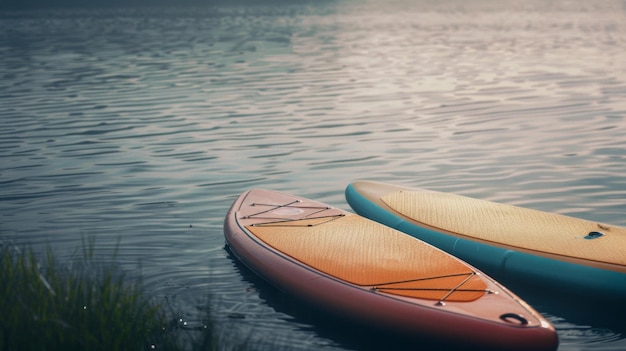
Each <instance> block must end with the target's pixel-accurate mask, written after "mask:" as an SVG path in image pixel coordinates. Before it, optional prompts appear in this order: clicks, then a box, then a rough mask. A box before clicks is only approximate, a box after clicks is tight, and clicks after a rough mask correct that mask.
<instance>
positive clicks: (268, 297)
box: [224, 246, 486, 351]
mask: <svg viewBox="0 0 626 351" xmlns="http://www.w3.org/2000/svg"><path fill="white" fill-rule="evenodd" d="M224 249H225V250H226V251H227V253H228V258H229V259H230V260H231V261H232V263H233V266H234V267H235V268H236V269H235V270H236V271H238V272H239V273H240V274H241V276H242V278H243V280H244V281H246V282H248V283H250V284H252V285H253V286H254V287H255V288H256V289H257V291H258V293H259V297H260V298H261V300H262V301H263V302H265V303H266V304H267V305H268V306H269V307H271V308H272V309H274V310H275V311H276V312H279V313H282V314H285V315H287V316H290V317H293V318H294V322H297V323H299V324H301V325H303V327H301V329H302V330H303V331H304V332H313V333H315V334H316V335H317V336H318V337H321V338H326V339H329V340H332V341H334V342H336V343H337V344H339V347H341V348H342V349H346V350H363V351H369V350H372V351H374V350H398V351H402V350H407V351H408V350H416V349H417V348H418V349H420V350H450V351H454V350H464V351H474V349H473V348H471V347H469V346H468V345H462V344H459V343H454V341H453V340H440V339H432V338H428V337H427V336H407V335H403V334H399V333H397V332H394V331H393V330H387V329H383V328H381V327H380V326H372V325H369V324H365V323H364V322H362V321H358V320H353V319H349V318H347V317H345V316H341V315H338V314H334V313H332V312H330V311H328V310H324V309H320V308H319V307H318V306H315V305H313V304H311V303H309V302H307V301H303V300H301V299H298V298H297V297H295V296H292V295H289V294H288V293H286V292H283V291H281V290H280V289H278V288H276V287H275V286H273V285H271V284H270V283H268V282H267V281H265V280H263V279H262V278H261V277H259V276H258V275H256V274H255V273H254V272H253V271H251V270H250V269H249V268H248V267H247V266H245V265H244V264H243V263H242V262H240V261H239V260H237V258H235V256H234V255H233V254H232V252H231V251H230V249H229V248H228V246H225V248H224ZM480 350H481V351H485V350H486V349H485V348H484V347H481V348H480ZM476 351H478V349H476Z"/></svg>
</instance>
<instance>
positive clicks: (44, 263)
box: [0, 242, 245, 351]
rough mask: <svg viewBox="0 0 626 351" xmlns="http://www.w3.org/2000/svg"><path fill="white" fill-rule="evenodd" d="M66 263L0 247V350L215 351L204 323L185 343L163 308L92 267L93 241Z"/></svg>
mask: <svg viewBox="0 0 626 351" xmlns="http://www.w3.org/2000/svg"><path fill="white" fill-rule="evenodd" d="M74 261H75V262H70V263H61V262H60V261H59V260H58V259H56V258H55V256H54V254H53V252H52V251H51V250H50V249H48V250H47V251H46V252H45V253H44V254H40V255H37V254H35V253H34V252H33V250H31V249H28V250H27V249H19V248H17V247H15V246H8V245H3V244H2V242H0V351H14V350H15V351H18V350H19V351H28V350H38V351H40V350H48V351H53V350H64V351H71V350H90V351H97V350H107V351H111V350H168V351H169V350H174V351H176V350H183V349H189V348H190V347H191V349H194V350H196V349H197V350H200V349H202V350H216V349H219V348H220V347H219V345H218V344H217V341H216V336H215V334H216V333H215V330H214V328H213V324H212V323H207V326H206V327H205V331H203V332H202V333H201V334H202V335H200V336H194V337H192V338H191V342H190V338H189V337H181V333H180V331H176V330H171V329H172V328H170V327H169V326H170V325H171V324H172V323H171V320H172V318H173V316H172V313H171V311H167V309H166V307H167V306H163V305H162V304H160V303H157V302H155V301H154V300H153V299H151V298H148V297H146V296H145V294H143V293H142V286H141V280H140V279H127V278H126V277H125V275H124V274H123V272H122V271H121V270H120V269H119V268H117V267H116V266H115V265H108V266H103V265H99V264H96V263H95V260H94V259H93V242H91V243H90V244H87V245H85V244H83V255H82V257H80V258H79V259H77V260H74ZM209 317H210V316H209ZM236 348H238V349H243V348H245V347H236Z"/></svg>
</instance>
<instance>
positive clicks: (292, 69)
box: [0, 0, 626, 350]
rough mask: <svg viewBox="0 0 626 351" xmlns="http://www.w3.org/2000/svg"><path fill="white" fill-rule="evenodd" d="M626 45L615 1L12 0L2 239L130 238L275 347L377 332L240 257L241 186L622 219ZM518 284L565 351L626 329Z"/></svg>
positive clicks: (174, 278)
mask: <svg viewBox="0 0 626 351" xmlns="http://www.w3.org/2000/svg"><path fill="white" fill-rule="evenodd" d="M625 47H626V5H625V3H624V2H623V1H609V0H607V1H598V2H590V1H576V0H574V1H565V0H562V1H561V0H556V1H521V2H520V1H513V0H510V1H497V2H496V1H470V2H468V1H460V0H459V1H453V0H450V1H428V0H415V1H408V0H406V1H392V2H389V1H383V0H379V1H378V0H372V1H336V2H317V3H315V2H308V3H300V4H292V5H289V6H286V5H284V4H283V5H269V4H267V5H256V6H217V7H210V6H206V7H196V8H183V9H150V10H148V9H135V10H122V9H117V10H111V9H109V10H102V11H96V10H86V9H85V10H71V11H70V10H67V11H60V10H57V11H36V12H33V11H31V12H3V13H0V78H1V79H0V118H1V121H2V123H1V124H0V186H1V188H0V189H1V191H0V239H1V240H2V241H4V242H11V243H16V244H23V243H30V244H33V245H35V246H37V247H43V246H45V245H46V244H49V245H50V246H52V247H53V249H55V251H57V252H59V253H60V254H61V255H62V256H64V257H68V258H69V257H71V256H72V255H75V253H76V249H77V248H79V247H80V246H81V238H84V237H89V236H93V237H95V238H96V250H97V251H98V252H99V253H100V254H101V255H102V257H103V259H105V260H106V259H107V257H110V254H112V252H113V251H114V249H115V247H116V244H117V242H118V239H119V241H120V244H119V253H118V256H117V258H116V261H117V262H120V263H121V264H122V265H123V266H124V267H126V268H128V269H129V270H132V272H135V271H136V269H137V268H138V267H140V271H141V274H142V276H143V278H144V283H145V286H146V291H147V293H148V294H151V295H153V296H155V297H157V298H159V299H160V298H163V299H167V300H168V301H169V303H170V304H172V305H173V306H175V307H178V308H180V309H181V310H182V311H183V315H181V316H180V317H181V318H182V319H183V320H184V321H185V322H186V323H187V326H188V327H190V328H194V327H198V326H201V325H202V324H203V321H202V318H203V316H204V314H203V313H202V311H203V310H204V309H206V308H207V307H206V304H207V303H206V301H207V300H208V299H209V296H210V301H211V303H210V304H211V308H213V310H214V314H215V317H216V318H217V319H218V321H219V322H220V323H221V324H222V325H224V326H227V328H228V329H229V330H230V331H231V332H233V331H234V332H235V333H239V335H251V338H252V340H253V341H254V342H255V343H257V342H258V343H261V344H269V345H272V347H271V349H294V350H312V349H320V348H325V349H329V350H346V349H367V348H368V347H369V345H371V343H369V342H368V343H362V342H359V338H358V337H357V336H355V335H350V333H346V332H345V330H342V329H339V330H338V329H337V328H335V327H333V328H321V327H319V326H320V324H323V323H318V322H316V321H315V320H314V318H313V319H310V318H308V317H307V316H305V315H306V314H307V313H306V311H305V313H302V311H297V310H298V309H297V308H294V306H293V302H292V301H291V300H290V299H289V298H288V297H287V296H283V295H281V294H280V293H278V292H277V291H276V290H274V289H272V288H270V287H269V286H267V285H265V284H263V283H262V282H260V281H259V280H258V279H256V278H255V277H254V276H252V275H251V274H250V273H249V272H248V271H246V270H245V269H243V268H242V267H240V266H239V265H238V264H237V263H236V262H235V261H234V260H233V259H232V258H231V257H230V256H229V255H228V253H227V252H226V251H225V250H224V238H223V233H222V222H223V219H224V215H225V214H226V211H227V210H228V208H229V206H230V205H231V203H232V202H233V201H234V200H235V198H236V197H237V196H238V195H239V194H240V193H241V192H243V191H245V190H247V189H249V188H253V187H264V188H270V189H275V190H280V191H284V192H289V193H294V194H297V195H302V196H305V197H310V198H312V199H316V200H320V201H323V202H326V203H329V204H331V205H334V206H337V207H341V208H344V209H349V208H348V206H347V204H346V202H345V200H344V198H343V190H344V188H345V186H346V185H347V184H348V183H349V182H350V181H352V180H354V179H359V178H361V179H373V180H379V181H386V182H393V183H398V184H403V185H409V186H416V187H425V188H431V189H435V190H443V191H453V192H457V193H461V194H465V195H469V196H474V197H479V198H483V199H488V200H494V201H500V202H505V203H510V204H516V205H522V206H526V207H531V208H536V209H541V210H546V211H552V212H558V213H562V214H568V215H573V216H577V217H582V218H587V219H592V220H596V221H601V222H607V223H611V224H615V225H622V226H626V216H624V213H625V212H626V211H625V210H626V205H625V200H626V137H625V136H626V51H625V50H624V48H625ZM520 294H521V292H520ZM524 294H525V295H523V297H524V298H527V299H528V300H529V301H530V302H531V303H533V305H534V306H535V307H536V308H537V309H538V310H539V311H540V312H542V313H543V314H544V315H545V316H546V317H548V318H549V319H550V321H551V322H552V323H553V324H554V325H555V326H556V327H557V329H558V332H559V336H560V340H561V346H560V348H559V350H616V349H626V331H625V327H624V323H623V318H622V317H623V316H619V315H616V313H615V311H616V310H617V309H618V308H619V307H624V306H617V307H616V308H614V309H613V310H611V311H593V310H591V311H590V310H589V309H585V305H587V304H586V303H579V304H576V305H575V306H572V305H567V304H560V303H556V302H555V300H556V301H558V300H560V299H559V298H556V299H553V298H551V297H549V296H545V295H542V294H541V292H539V293H524ZM625 304H626V302H625Z"/></svg>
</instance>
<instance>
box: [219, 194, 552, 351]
mask: <svg viewBox="0 0 626 351" xmlns="http://www.w3.org/2000/svg"><path fill="white" fill-rule="evenodd" d="M224 234H225V237H226V242H227V245H228V246H229V248H230V250H231V251H232V252H233V254H234V255H235V256H236V257H237V258H238V259H239V260H240V261H242V262H243V263H244V264H246V265H247V266H248V267H249V268H250V269H251V270H252V271H254V272H256V273H257V274H258V275H260V276H261V277H263V278H264V279H266V280H267V281H269V282H271V283H272V284H274V285H275V286H277V287H278V288H280V289H282V290H284V291H286V292H288V293H290V294H293V295H294V296H296V297H298V298H302V299H305V300H307V301H309V302H310V303H312V304H314V305H316V306H319V307H321V308H324V309H326V310H328V311H329V312H332V313H335V314H339V315H342V316H344V317H346V318H352V319H354V320H359V321H365V322H367V323H369V324H371V325H373V326H379V327H381V328H384V329H391V330H393V331H395V332H398V333H401V334H405V335H422V336H428V337H435V338H439V339H441V340H442V341H443V340H450V339H453V340H455V341H457V342H458V343H459V344H463V345H472V346H475V347H480V348H483V347H484V348H493V349H500V350H506V349H519V350H528V349H533V350H553V349H556V347H557V345H558V339H557V336H556V333H555V330H554V328H553V327H552V326H551V325H550V323H549V322H548V321H547V320H545V319H544V318H543V317H542V316H540V315H539V313H537V312H536V311H535V310H533V309H532V308H531V307H530V306H528V305H527V304H526V303H524V302H523V301H522V300H521V299H520V298H519V297H517V296H515V295H514V294H513V293H512V292H510V291H509V290H507V289H506V288H504V287H502V286H501V285H499V284H498V283H496V282H495V281H494V280H492V279H491V278H489V277H487V276H486V275H485V274H483V273H481V272H480V271H478V270H477V269H475V268H474V267H472V266H470V265H468V264H467V263H465V262H463V261H461V260H459V259H457V258H455V257H453V256H451V255H449V254H447V253H445V252H444V251H441V250H439V249H437V248H435V247H433V246H431V245H429V244H426V243H424V242H422V241H420V240H418V239H415V238H413V237H411V236H408V235H406V234H404V233H401V232H399V231H396V230H395V229H391V228H389V227H386V226H384V225H381V224H379V223H376V222H373V221H370V220H368V219H366V218H364V217H361V216H358V215H355V214H352V213H348V212H345V211H343V210H340V209H337V208H333V207H330V206H328V205H325V204H322V203H319V202H316V201H312V200H308V199H305V198H301V197H295V196H291V195H287V194H282V193H278V192H273V191H268V190H260V189H255V190H251V191H248V192H246V193H244V194H242V195H241V196H240V197H239V198H238V199H237V200H236V201H235V203H234V204H233V206H232V207H231V209H230V211H229V213H228V215H227V216H226V219H225V223H224Z"/></svg>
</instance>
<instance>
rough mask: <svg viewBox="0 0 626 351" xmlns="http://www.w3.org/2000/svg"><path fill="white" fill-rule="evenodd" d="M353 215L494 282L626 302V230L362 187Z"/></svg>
mask: <svg viewBox="0 0 626 351" xmlns="http://www.w3.org/2000/svg"><path fill="white" fill-rule="evenodd" d="M346 199H347V201H348V203H349V204H350V206H351V207H352V208H353V209H354V210H355V212H357V213H359V214H361V215H363V216H365V217H368V218H371V219H374V220H376V221H379V222H381V223H383V224H386V225H389V226H391V227H394V228H397V229H399V230H401V231H404V232H406V233H408V234H411V235H412V236H415V237H417V238H419V239H421V240H424V241H426V242H428V243H430V244H432V245H434V246H437V247H439V248H441V249H443V250H445V251H447V252H449V253H451V254H453V255H455V256H457V257H459V258H461V259H463V260H464V261H466V262H469V263H470V264H473V265H474V266H476V267H478V268H479V269H481V270H483V271H485V272H486V273H488V274H490V275H492V276H494V277H498V278H500V277H505V276H508V277H509V278H511V279H514V278H516V277H519V278H525V279H529V280H534V281H535V282H536V283H542V284H543V283H545V284H548V285H555V286H558V285H560V286H561V287H563V288H567V289H575V290H576V291H581V290H589V291H590V292H593V293H595V294H600V296H607V297H616V298H621V299H624V296H626V228H621V227H616V226H612V225H608V224H604V223H597V222H593V221H588V220H583V219H579V218H574V217H569V216H564V215H560V214H555V213H548V212H543V211H538V210H533V209H528V208H522V207H517V206H512V205H506V204H500V203H495V202H490V201H485V200H479V199H474V198H470V197H466V196H461V195H457V194H452V193H444V192H436V191H429V190H424V189H416V188H407V187H401V186H396V185H391V184H385V183H378V182H370V181H358V182H354V183H352V184H350V185H349V186H348V187H347V189H346Z"/></svg>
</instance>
